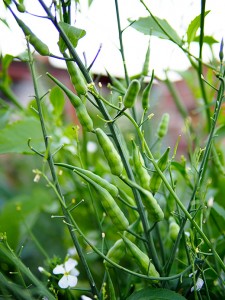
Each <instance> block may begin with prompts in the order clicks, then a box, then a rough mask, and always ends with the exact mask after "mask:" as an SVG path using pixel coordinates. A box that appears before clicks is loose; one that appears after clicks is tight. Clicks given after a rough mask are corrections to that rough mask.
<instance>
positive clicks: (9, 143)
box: [0, 118, 44, 154]
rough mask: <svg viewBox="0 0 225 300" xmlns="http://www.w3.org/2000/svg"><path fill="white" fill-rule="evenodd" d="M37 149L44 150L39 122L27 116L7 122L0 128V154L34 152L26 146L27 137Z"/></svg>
mask: <svg viewBox="0 0 225 300" xmlns="http://www.w3.org/2000/svg"><path fill="white" fill-rule="evenodd" d="M29 138H31V144H32V146H33V147H34V148H36V149H38V151H44V143H43V137H42V131H41V126H40V122H39V121H38V120H37V119H34V118H29V119H24V120H19V121H16V122H14V123H12V124H8V125H7V126H6V127H5V128H3V129H1V130H0V141H1V143H0V154H3V153H24V154H30V153H34V152H33V151H31V149H30V148H29V147H28V144H27V142H28V139H29Z"/></svg>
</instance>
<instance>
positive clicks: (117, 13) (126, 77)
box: [115, 0, 129, 86]
mask: <svg viewBox="0 0 225 300" xmlns="http://www.w3.org/2000/svg"><path fill="white" fill-rule="evenodd" d="M115 7H116V18H117V26H118V33H119V41H120V53H121V56H122V60H123V68H124V74H125V80H126V84H127V86H128V85H129V76H128V72H127V65H126V60H125V54H124V47H123V37H122V35H123V31H122V30H121V25H120V14H119V5H118V0H115Z"/></svg>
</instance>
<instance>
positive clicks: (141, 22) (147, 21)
mask: <svg viewBox="0 0 225 300" xmlns="http://www.w3.org/2000/svg"><path fill="white" fill-rule="evenodd" d="M155 18H156V20H157V21H158V23H159V24H160V26H161V27H162V28H163V29H162V28H161V27H160V26H159V25H158V24H157V23H156V21H155V20H154V19H153V18H152V17H151V16H149V17H145V18H139V19H138V20H136V21H135V22H133V21H131V20H130V19H129V22H131V27H133V28H134V29H136V30H137V31H140V32H142V33H143V34H145V35H154V36H157V37H159V38H162V39H167V40H171V41H172V42H174V43H176V44H179V45H180V44H182V40H181V38H180V37H179V36H178V34H177V33H176V31H175V30H174V29H173V28H172V27H171V26H170V24H169V23H168V22H167V21H166V20H165V19H159V18H157V17H155ZM132 22H133V23H132Z"/></svg>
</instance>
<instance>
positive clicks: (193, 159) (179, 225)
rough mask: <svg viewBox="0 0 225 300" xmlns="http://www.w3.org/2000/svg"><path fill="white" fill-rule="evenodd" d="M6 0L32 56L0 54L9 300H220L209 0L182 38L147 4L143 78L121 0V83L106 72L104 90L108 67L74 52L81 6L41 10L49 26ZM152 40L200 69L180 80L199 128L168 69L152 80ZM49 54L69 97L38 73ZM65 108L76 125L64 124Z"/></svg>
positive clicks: (4, 281) (218, 57)
mask: <svg viewBox="0 0 225 300" xmlns="http://www.w3.org/2000/svg"><path fill="white" fill-rule="evenodd" d="M2 1H3V2H4V5H5V7H6V9H7V10H8V12H10V14H11V15H12V16H13V17H14V20H15V22H16V23H17V25H18V26H19V27H20V29H21V30H22V32H23V33H24V39H26V44H27V49H26V51H25V52H24V53H21V54H20V55H18V56H16V57H13V56H12V55H9V54H6V55H2V56H1V71H0V72H1V73H0V91H1V97H2V99H1V102H0V154H1V156H0V159H1V165H2V168H1V175H0V176H1V183H0V190H1V198H0V205H1V211H0V298H1V299H29V300H30V299H49V300H51V299H99V300H100V299H101V300H105V299H111V300H115V299H129V300H142V299H143V300H144V299H164V300H166V299H167V300H169V299H170V300H176V299H177V300H181V299H224V297H225V285H224V280H225V262H224V255H225V239H224V221H225V203H224V198H223V197H224V194H225V184H224V183H225V179H224V175H225V165H224V155H225V153H224V152H225V151H224V132H225V131H224V129H225V128H224V124H225V114H224V111H223V110H224V106H223V100H224V88H225V68H224V61H223V59H224V56H223V39H222V37H221V40H220V41H217V40H216V39H215V38H214V37H213V36H206V35H205V34H204V26H205V23H207V15H208V14H209V13H210V12H209V11H206V0H202V1H199V13H198V14H197V15H196V17H195V18H194V19H193V20H192V21H191V22H190V24H187V26H186V33H185V34H184V35H183V36H182V37H180V36H179V35H178V34H177V32H176V31H175V30H174V29H173V28H172V27H171V26H170V24H169V23H168V22H167V21H166V20H164V19H160V18H158V17H157V16H155V15H154V14H153V13H152V11H151V1H142V0H137V2H139V4H140V5H142V6H143V7H144V8H145V10H146V16H144V17H143V16H140V18H139V19H136V20H129V26H128V27H127V28H129V29H130V28H132V30H133V31H134V32H135V31H136V30H138V31H139V32H140V34H145V35H148V36H149V43H147V44H146V55H145V56H144V57H143V65H142V66H140V73H139V74H135V75H134V74H129V71H128V68H127V65H126V50H127V49H126V44H125V43H124V42H123V36H124V34H125V33H126V30H127V28H121V19H120V2H121V1H118V0H115V1H114V4H115V16H116V18H117V27H118V40H119V45H120V48H119V49H118V51H120V54H121V64H122V65H123V68H124V76H123V77H122V78H118V77H116V76H114V75H113V74H112V73H111V72H110V70H106V75H105V77H106V78H107V86H106V85H105V86H103V85H102V83H101V81H100V79H99V77H98V76H96V74H93V73H92V67H93V65H94V63H95V61H96V60H98V59H101V56H100V55H98V53H97V55H96V57H95V58H94V59H93V61H92V62H91V63H87V61H88V60H89V58H88V59H86V57H85V56H84V57H82V56H80V55H78V52H77V49H76V48H77V45H78V44H79V40H80V39H85V34H86V32H85V30H84V29H81V28H77V27H76V23H75V20H74V19H73V17H74V15H76V13H77V12H78V10H79V9H80V8H79V7H80V3H79V1H78V0H74V1H73V0H69V1H66V0H55V1H44V0H37V2H38V3H39V5H40V6H41V7H42V8H43V15H42V16H37V15H36V14H35V12H30V11H28V10H27V9H26V2H25V1H23V0H12V1H10V0H2ZM88 3H89V5H90V6H91V5H92V4H93V3H92V1H89V2H88ZM103 13H104V12H103ZM24 14H32V16H33V18H39V22H43V21H44V22H49V24H51V26H50V27H49V28H51V30H55V31H56V32H57V33H58V36H59V39H58V47H59V50H60V53H61V54H60V56H59V55H57V57H56V55H55V54H54V53H51V51H50V50H49V48H50V47H49V45H46V44H44V43H43V42H42V41H41V40H40V39H39V37H37V36H36V35H35V34H34V33H33V31H34V30H33V29H32V28H30V27H28V26H27V25H26V24H25V23H24V21H23V16H24ZM77 16H78V17H79V14H77ZM1 21H2V22H4V23H5V26H8V24H7V20H1ZM152 37H154V38H155V37H157V38H159V39H162V40H169V41H170V42H171V43H173V44H175V45H176V47H178V48H179V49H180V51H182V52H183V55H184V56H186V57H187V58H188V59H189V62H190V64H191V68H190V69H189V70H187V71H185V72H180V73H179V76H181V77H182V78H183V80H184V81H185V82H186V84H187V86H188V87H189V89H190V91H191V93H192V95H193V97H195V113H196V116H197V122H196V123H194V122H193V120H192V118H193V115H191V114H190V113H189V111H188V109H187V107H186V106H185V104H184V102H183V99H182V97H180V96H179V93H178V92H177V90H176V86H175V84H174V82H172V81H171V80H170V78H169V74H170V72H169V70H167V71H166V72H165V74H166V77H165V79H160V78H158V77H157V76H155V74H154V69H152V67H151V47H152V45H151V38H152ZM193 44H198V46H199V52H198V55H193V54H192V53H191V46H192V45H193ZM214 44H217V45H218V52H217V53H214V51H213V45H214ZM90 47H91V45H90ZM205 47H208V48H209V49H211V58H210V60H208V61H204V60H203V49H204V48H205ZM84 52H85V49H84ZM40 56H44V57H54V58H57V59H59V60H64V61H65V66H66V70H67V71H68V76H69V78H70V80H71V87H72V86H73V88H71V87H68V86H66V85H65V84H64V83H63V82H62V81H60V80H59V78H57V74H52V73H51V71H50V70H43V69H41V70H40V69H38V58H37V57H40ZM14 60H17V61H22V62H24V63H25V64H27V65H28V66H29V70H30V75H31V78H32V82H33V91H34V92H33V93H34V94H33V95H28V97H30V96H31V99H30V101H29V104H28V105H23V104H22V103H20V102H19V101H18V99H17V96H16V95H15V94H14V93H13V91H12V81H11V78H10V76H9V68H10V65H11V63H12V62H13V61H14ZM155 83H160V84H163V85H166V86H167V88H168V89H169V91H170V93H171V95H172V97H173V101H174V103H175V105H176V114H177V115H179V116H181V117H182V120H183V127H184V128H185V130H184V131H183V132H182V138H183V139H185V143H186V148H185V149H182V151H183V153H181V152H182V151H180V150H179V149H180V148H179V146H180V144H179V142H180V138H181V137H180V136H179V135H178V136H176V137H175V138H174V134H173V133H172V132H170V126H169V125H170V122H171V119H172V118H176V114H174V115H170V113H169V112H168V111H163V112H161V114H160V118H155V117H154V113H155V110H157V105H159V103H158V102H157V101H155V99H154V93H153V87H154V84H155ZM68 105H69V107H70V110H73V113H74V116H75V117H76V118H75V120H76V121H71V119H69V118H68V115H67V113H66V107H68ZM171 137H173V139H172V138H171ZM171 141H172V142H171ZM10 180H11V181H10ZM12 181H13V182H12ZM23 183H24V184H23ZM10 186H11V187H12V188H10Z"/></svg>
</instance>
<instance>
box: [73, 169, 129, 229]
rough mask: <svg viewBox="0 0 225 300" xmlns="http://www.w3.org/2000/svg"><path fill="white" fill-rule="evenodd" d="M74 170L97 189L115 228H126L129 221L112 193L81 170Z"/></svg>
mask: <svg viewBox="0 0 225 300" xmlns="http://www.w3.org/2000/svg"><path fill="white" fill-rule="evenodd" d="M74 172H76V173H77V174H78V175H80V176H81V177H82V178H84V179H85V180H86V181H87V182H88V183H90V184H91V185H92V186H93V188H94V189H95V190H96V191H97V193H98V196H99V197H100V198H101V204H102V206H103V207H104V209H105V211H106V213H107V214H108V216H109V217H110V219H111V221H112V223H113V224H114V225H115V226H116V227H117V229H118V230H119V231H124V230H126V229H127V228H128V226H129V222H128V220H127V218H126V217H125V215H124V213H123V212H122V210H121V209H120V207H119V206H118V204H117V203H116V201H115V200H114V198H113V197H112V195H111V194H110V193H109V192H108V191H107V190H106V189H105V188H103V187H101V186H100V185H99V184H97V183H96V182H94V181H93V180H92V179H90V178H89V177H88V176H86V175H84V174H83V173H82V172H79V171H78V170H76V169H74Z"/></svg>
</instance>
